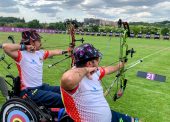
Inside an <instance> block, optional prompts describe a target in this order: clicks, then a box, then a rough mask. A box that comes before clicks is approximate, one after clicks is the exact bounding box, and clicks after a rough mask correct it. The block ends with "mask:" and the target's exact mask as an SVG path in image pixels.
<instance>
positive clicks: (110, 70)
mask: <svg viewBox="0 0 170 122" xmlns="http://www.w3.org/2000/svg"><path fill="white" fill-rule="evenodd" d="M124 64H125V63H124V62H119V63H118V64H117V65H115V66H107V67H104V69H105V74H106V75H108V74H111V73H114V72H116V71H118V70H119V69H120V68H122V67H124Z"/></svg>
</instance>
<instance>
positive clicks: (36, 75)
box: [16, 50, 49, 90]
mask: <svg viewBox="0 0 170 122" xmlns="http://www.w3.org/2000/svg"><path fill="white" fill-rule="evenodd" d="M48 54H49V52H48V51H43V50H39V51H35V53H30V52H28V51H18V58H17V59H16V64H17V68H18V71H19V76H20V79H21V90H23V89H25V88H28V87H37V86H41V85H42V77H43V76H42V75H43V60H44V59H46V58H47V57H48Z"/></svg>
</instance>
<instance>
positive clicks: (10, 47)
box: [2, 43, 21, 59]
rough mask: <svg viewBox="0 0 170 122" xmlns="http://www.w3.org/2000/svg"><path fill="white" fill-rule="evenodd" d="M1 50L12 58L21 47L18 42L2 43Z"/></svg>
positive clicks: (15, 57) (14, 57) (15, 56)
mask: <svg viewBox="0 0 170 122" xmlns="http://www.w3.org/2000/svg"><path fill="white" fill-rule="evenodd" d="M2 48H3V50H4V51H5V53H6V54H7V55H8V56H10V57H11V58H13V59H17V57H18V52H17V51H18V50H19V49H20V48H21V46H20V45H19V44H10V43H6V44H3V45H2Z"/></svg>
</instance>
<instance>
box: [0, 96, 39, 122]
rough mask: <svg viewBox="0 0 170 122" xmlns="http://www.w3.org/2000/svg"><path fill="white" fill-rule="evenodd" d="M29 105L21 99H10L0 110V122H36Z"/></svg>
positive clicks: (36, 118)
mask: <svg viewBox="0 0 170 122" xmlns="http://www.w3.org/2000/svg"><path fill="white" fill-rule="evenodd" d="M38 121H39V118H38V116H37V115H36V112H35V111H34V109H33V108H32V107H31V105H30V104H29V103H28V102H26V101H25V100H23V99H20V98H12V99H10V100H8V101H7V102H6V103H5V104H4V105H3V106H2V109H1V122H38Z"/></svg>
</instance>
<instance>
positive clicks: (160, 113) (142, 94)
mask: <svg viewBox="0 0 170 122" xmlns="http://www.w3.org/2000/svg"><path fill="white" fill-rule="evenodd" d="M8 35H14V37H15V40H20V34H18V33H0V42H2V41H3V40H6V39H7V37H8ZM42 36H43V41H42V43H43V47H44V48H45V49H54V48H60V49H66V48H67V47H68V46H67V45H68V43H69V42H70V38H69V36H68V35H62V34H60V35H59V34H51V35H50V34H42ZM82 37H83V38H84V40H85V42H87V43H92V44H93V45H94V46H95V47H97V48H98V49H99V50H100V51H101V52H102V53H103V58H102V61H101V63H100V65H101V66H103V65H104V66H107V65H109V64H110V63H112V62H115V61H117V60H118V57H119V40H120V39H119V38H115V37H112V38H110V37H95V36H79V35H76V38H77V39H79V38H82ZM45 40H46V41H45ZM127 43H128V45H129V48H132V47H133V48H134V49H135V50H136V53H135V54H134V56H133V58H129V60H128V63H127V66H130V64H133V63H134V62H135V61H137V60H139V59H141V58H143V57H145V56H148V55H150V56H149V57H148V58H145V59H144V61H143V62H142V63H140V64H138V65H136V66H135V67H133V68H132V69H130V70H128V71H127V72H126V78H127V79H128V83H127V87H126V91H125V93H124V95H123V97H121V98H120V99H119V100H117V101H116V102H113V101H112V98H111V96H113V94H114V90H115V89H116V86H115V87H114V88H113V89H112V92H111V93H110V95H108V96H107V100H108V102H109V104H110V107H111V108H112V109H114V110H115V111H118V112H121V113H125V114H128V115H130V116H134V117H139V118H141V119H142V121H143V122H170V89H169V86H170V70H169V68H170V65H169V64H170V63H169V62H170V61H169V59H170V42H169V41H165V40H153V39H150V40H147V39H128V40H127ZM76 44H77V45H79V44H80V42H77V43H76ZM159 50H161V51H159ZM157 51H159V52H158V53H155V52H157ZM0 54H2V50H0ZM151 54H154V55H151ZM62 58H64V56H56V57H53V58H52V59H49V60H46V61H45V62H44V77H43V79H44V81H45V82H47V83H49V84H51V85H59V81H60V78H61V75H62V74H63V72H64V71H65V70H67V69H68V68H69V67H70V63H71V60H70V59H68V60H66V61H64V62H62V63H60V64H58V65H56V66H54V67H52V68H48V65H49V64H52V63H55V62H56V61H58V60H60V59H62ZM6 60H7V61H8V62H12V63H13V64H12V66H11V69H9V70H8V71H10V72H11V73H12V74H13V75H15V76H16V75H17V70H16V66H15V63H14V61H12V60H11V59H10V58H9V57H8V56H6ZM4 67H6V65H5V64H4V62H2V61H0V76H5V75H6V74H7V73H8V72H7V71H6V70H5V69H4ZM139 70H140V71H145V72H152V73H155V74H160V75H164V76H166V82H163V83H161V82H159V81H151V80H146V79H143V78H139V77H136V73H137V71H139ZM114 78H115V74H113V75H109V76H106V77H105V78H104V79H103V82H104V83H105V86H106V87H107V86H109V85H110V83H111V82H112V80H113V79H114ZM104 88H105V87H104ZM4 101H5V100H4V98H3V97H2V95H1V94H0V104H3V103H4ZM104 114H107V113H104Z"/></svg>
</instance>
